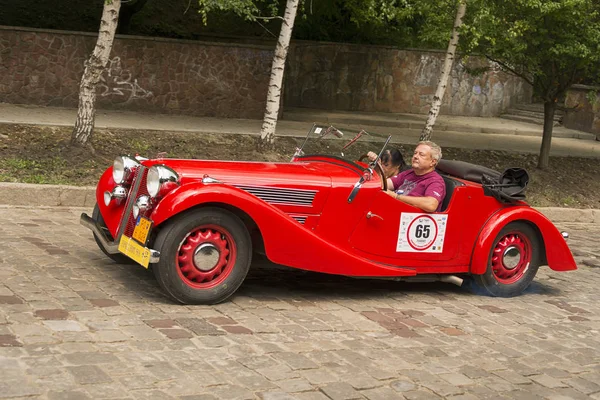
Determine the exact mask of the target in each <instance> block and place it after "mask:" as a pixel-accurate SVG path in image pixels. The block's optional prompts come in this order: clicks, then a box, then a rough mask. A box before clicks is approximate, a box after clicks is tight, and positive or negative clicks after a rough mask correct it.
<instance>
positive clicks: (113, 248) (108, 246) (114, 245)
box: [79, 213, 160, 264]
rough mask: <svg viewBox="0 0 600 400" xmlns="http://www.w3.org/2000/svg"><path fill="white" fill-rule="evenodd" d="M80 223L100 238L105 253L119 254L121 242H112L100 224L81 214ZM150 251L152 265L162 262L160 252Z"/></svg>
mask: <svg viewBox="0 0 600 400" xmlns="http://www.w3.org/2000/svg"><path fill="white" fill-rule="evenodd" d="M79 223H80V224H81V225H83V226H85V227H86V228H88V229H91V231H92V232H94V235H96V238H98V242H99V245H100V246H102V248H103V249H104V251H106V252H107V253H108V254H119V253H120V251H119V242H118V241H113V240H110V239H109V238H108V237H107V236H106V233H105V232H104V229H102V227H100V226H99V225H98V223H97V222H96V221H95V220H94V219H93V218H92V217H90V216H89V215H87V214H86V213H81V217H80V218H79ZM148 250H149V251H150V263H151V264H155V263H157V262H159V261H160V252H159V251H158V250H154V249H148Z"/></svg>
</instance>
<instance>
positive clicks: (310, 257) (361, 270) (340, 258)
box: [151, 183, 416, 277]
mask: <svg viewBox="0 0 600 400" xmlns="http://www.w3.org/2000/svg"><path fill="white" fill-rule="evenodd" d="M209 203H210V204H211V205H214V204H215V203H220V204H224V205H228V206H230V207H235V208H238V209H239V210H241V211H243V212H245V213H246V214H247V215H248V216H249V217H250V218H252V219H253V220H254V222H255V223H256V225H257V227H258V229H259V230H260V232H261V235H262V237H263V239H264V245H265V253H266V255H267V257H268V258H269V260H271V261H272V262H274V263H277V264H282V265H287V266H290V267H295V268H301V269H305V270H311V271H317V272H324V273H329V274H338V275H348V276H373V277H376V276H412V275H415V274H416V272H415V270H413V269H406V268H397V267H392V266H386V265H381V264H377V263H374V262H372V261H369V260H367V259H364V258H362V257H358V256H356V255H354V254H352V253H350V252H348V251H346V250H344V249H342V248H340V247H338V246H335V245H333V244H331V243H329V242H328V241H326V240H323V239H322V238H320V237H319V236H317V235H316V234H315V233H314V232H313V231H312V230H309V229H307V228H305V227H304V226H303V225H301V224H300V223H298V222H297V221H296V220H294V219H293V218H292V217H290V216H289V215H287V214H286V213H284V212H283V211H281V210H280V209H278V208H276V207H274V206H272V205H271V204H268V203H265V202H264V201H262V200H260V199H258V198H257V197H255V196H254V195H252V194H250V193H248V192H245V191H243V190H241V189H238V188H235V187H232V186H228V185H224V184H218V183H211V184H203V183H194V184H188V185H183V186H181V187H179V188H177V189H175V190H173V191H172V192H170V193H169V194H168V195H167V196H165V197H164V198H163V199H162V200H161V201H160V203H159V204H158V206H157V207H156V208H155V209H154V211H153V213H152V215H151V218H152V221H153V223H154V225H155V226H160V225H161V224H163V223H165V222H166V221H168V220H169V219H170V218H172V217H173V216H175V215H178V214H180V213H182V212H184V211H186V210H189V209H191V208H193V207H197V206H202V204H209Z"/></svg>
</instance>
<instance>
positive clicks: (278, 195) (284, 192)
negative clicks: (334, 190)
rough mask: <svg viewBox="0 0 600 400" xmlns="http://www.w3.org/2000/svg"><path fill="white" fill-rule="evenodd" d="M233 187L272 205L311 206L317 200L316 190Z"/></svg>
mask: <svg viewBox="0 0 600 400" xmlns="http://www.w3.org/2000/svg"><path fill="white" fill-rule="evenodd" d="M233 186H235V187H237V188H238V189H242V190H244V191H246V192H248V193H250V194H253V195H254V196H256V197H258V198H259V199H261V200H263V201H266V202H267V203H271V204H289V205H299V206H311V205H312V203H313V201H314V199H315V196H316V195H317V191H316V190H306V189H288V188H286V189H281V188H271V187H260V186H247V185H233Z"/></svg>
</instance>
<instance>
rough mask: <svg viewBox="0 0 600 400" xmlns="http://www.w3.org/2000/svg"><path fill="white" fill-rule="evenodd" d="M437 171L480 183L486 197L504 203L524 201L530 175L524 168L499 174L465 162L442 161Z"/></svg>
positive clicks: (511, 169) (506, 170)
mask: <svg viewBox="0 0 600 400" xmlns="http://www.w3.org/2000/svg"><path fill="white" fill-rule="evenodd" d="M437 170H438V172H440V173H441V174H443V175H449V176H454V177H457V178H460V179H464V180H466V181H471V182H477V183H480V184H481V185H482V186H483V192H484V193H485V194H486V195H488V196H493V197H495V198H496V199H497V200H498V201H501V202H503V203H514V202H517V201H521V200H524V199H525V188H526V187H527V184H528V183H529V174H528V173H527V171H526V170H525V169H523V168H507V169H505V170H504V172H498V171H496V170H493V169H491V168H487V167H482V166H481V165H476V164H471V163H468V162H464V161H454V160H440V162H439V164H438V166H437Z"/></svg>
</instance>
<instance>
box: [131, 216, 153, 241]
mask: <svg viewBox="0 0 600 400" xmlns="http://www.w3.org/2000/svg"><path fill="white" fill-rule="evenodd" d="M151 226H152V222H151V221H150V220H149V219H147V218H140V220H139V221H138V223H137V225H136V226H135V228H134V229H133V235H131V237H132V238H134V239H135V240H137V241H138V242H140V243H141V244H146V240H147V239H148V233H149V232H150V227H151Z"/></svg>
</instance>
